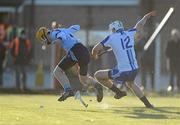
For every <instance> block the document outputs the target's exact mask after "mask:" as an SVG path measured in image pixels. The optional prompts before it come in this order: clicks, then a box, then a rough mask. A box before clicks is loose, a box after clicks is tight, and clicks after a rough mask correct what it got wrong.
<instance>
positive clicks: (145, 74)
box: [136, 30, 155, 90]
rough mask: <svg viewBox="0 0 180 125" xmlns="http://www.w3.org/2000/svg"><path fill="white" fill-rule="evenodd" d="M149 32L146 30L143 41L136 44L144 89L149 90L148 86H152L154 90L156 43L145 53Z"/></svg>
mask: <svg viewBox="0 0 180 125" xmlns="http://www.w3.org/2000/svg"><path fill="white" fill-rule="evenodd" d="M148 38H149V37H148V32H147V31H146V30H144V33H143V37H142V39H141V41H139V42H137V44H136V51H137V53H138V60H139V61H140V67H141V70H140V72H141V84H142V89H147V86H148V85H147V84H148V83H150V84H151V86H150V87H151V90H154V51H155V48H154V45H155V44H154V43H152V44H151V46H150V47H149V49H148V50H146V51H144V45H145V44H146V42H147V40H148ZM148 78H149V81H148Z"/></svg>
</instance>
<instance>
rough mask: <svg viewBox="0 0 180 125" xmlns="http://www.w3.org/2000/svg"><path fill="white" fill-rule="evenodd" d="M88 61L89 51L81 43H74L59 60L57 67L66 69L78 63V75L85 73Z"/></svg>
mask: <svg viewBox="0 0 180 125" xmlns="http://www.w3.org/2000/svg"><path fill="white" fill-rule="evenodd" d="M89 61H90V53H89V51H88V49H87V48H86V47H85V46H84V45H83V44H81V43H77V44H75V45H74V46H73V47H72V48H71V50H70V51H69V52H68V54H67V55H66V56H65V57H64V58H63V59H62V60H61V61H60V63H59V67H60V68H61V69H62V70H64V71H66V70H67V69H69V68H71V67H72V66H74V65H75V64H76V63H78V65H79V67H80V75H83V76H85V75H87V71H88V63H89Z"/></svg>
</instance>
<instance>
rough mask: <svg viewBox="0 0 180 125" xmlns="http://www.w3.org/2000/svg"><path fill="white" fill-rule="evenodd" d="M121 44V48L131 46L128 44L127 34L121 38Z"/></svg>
mask: <svg viewBox="0 0 180 125" xmlns="http://www.w3.org/2000/svg"><path fill="white" fill-rule="evenodd" d="M121 45H122V48H123V50H125V49H129V48H132V47H133V46H132V45H130V38H129V36H126V37H125V38H124V39H123V38H121Z"/></svg>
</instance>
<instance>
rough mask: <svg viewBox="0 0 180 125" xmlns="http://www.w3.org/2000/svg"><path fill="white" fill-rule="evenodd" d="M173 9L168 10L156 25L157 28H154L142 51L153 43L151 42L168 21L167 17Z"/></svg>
mask: <svg viewBox="0 0 180 125" xmlns="http://www.w3.org/2000/svg"><path fill="white" fill-rule="evenodd" d="M173 11H174V8H173V7H171V8H169V10H168V12H167V13H166V15H165V17H164V18H163V19H162V21H161V23H160V24H159V25H158V27H157V28H156V30H155V31H154V33H153V34H152V35H151V37H150V38H149V40H148V41H147V43H146V44H145V46H144V50H147V49H148V48H149V46H150V45H151V43H152V42H153V40H154V39H155V37H156V36H157V34H158V33H159V32H160V30H161V29H162V27H163V26H164V24H165V23H166V22H167V20H168V19H169V17H170V16H171V14H172V13H173Z"/></svg>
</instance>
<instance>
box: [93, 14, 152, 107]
mask: <svg viewBox="0 0 180 125" xmlns="http://www.w3.org/2000/svg"><path fill="white" fill-rule="evenodd" d="M151 16H155V11H152V12H150V13H148V14H146V15H145V16H144V17H143V18H142V19H141V20H140V21H139V22H138V23H137V24H136V25H135V27H133V28H132V29H130V30H127V31H125V30H124V27H123V24H122V22H121V21H114V22H112V23H111V24H110V25H109V29H110V30H111V31H112V34H111V35H109V36H107V37H106V38H105V39H104V40H103V41H102V42H100V43H98V44H97V45H95V46H94V48H93V50H92V56H93V58H94V59H97V58H98V54H99V52H100V51H101V50H103V49H105V48H107V47H110V48H111V49H112V51H113V53H114V55H115V58H116V61H117V67H116V68H115V69H110V70H109V69H107V70H99V71H97V72H96V73H95V75H94V76H95V77H96V79H97V80H98V81H99V82H100V83H101V84H103V85H104V86H106V87H108V88H109V89H110V90H112V91H113V92H114V93H115V96H114V98H115V99H120V98H122V97H123V96H126V92H125V91H121V90H119V89H118V88H117V87H116V86H115V85H114V84H113V82H112V81H115V82H116V83H120V84H126V85H127V86H128V87H129V88H130V90H132V91H133V92H134V93H135V95H136V96H137V97H139V99H140V100H141V101H142V102H143V103H144V105H145V106H146V107H147V108H153V106H152V105H151V104H150V102H149V101H148V100H147V98H146V97H145V96H144V93H143V92H142V91H141V89H140V88H139V87H138V86H137V84H136V83H135V82H134V80H135V77H136V75H137V72H138V64H137V60H136V54H135V51H134V44H135V41H138V40H139V39H140V38H141V37H142V32H143V26H144V25H145V23H146V21H147V19H149V18H150V17H151Z"/></svg>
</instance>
